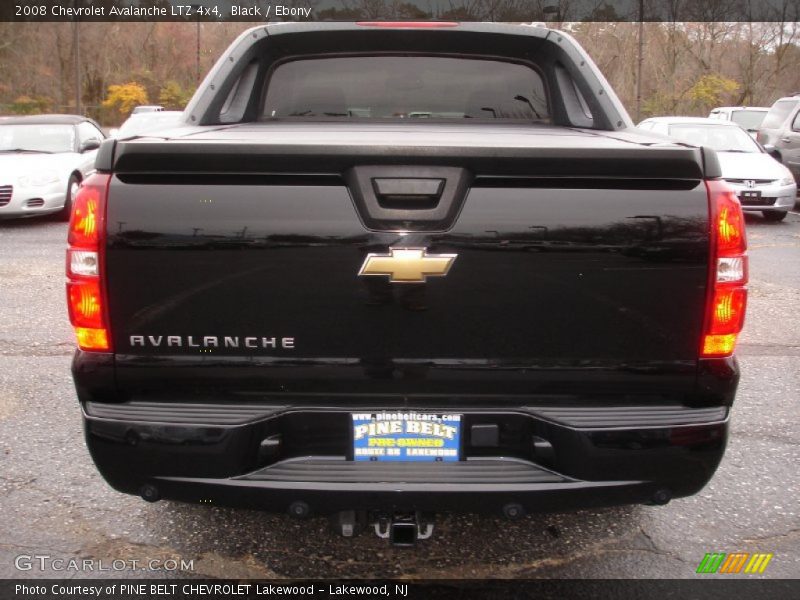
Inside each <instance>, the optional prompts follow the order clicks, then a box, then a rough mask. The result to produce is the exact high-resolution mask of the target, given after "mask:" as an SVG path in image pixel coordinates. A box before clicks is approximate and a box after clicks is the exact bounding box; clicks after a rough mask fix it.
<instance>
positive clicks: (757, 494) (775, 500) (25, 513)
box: [0, 213, 800, 579]
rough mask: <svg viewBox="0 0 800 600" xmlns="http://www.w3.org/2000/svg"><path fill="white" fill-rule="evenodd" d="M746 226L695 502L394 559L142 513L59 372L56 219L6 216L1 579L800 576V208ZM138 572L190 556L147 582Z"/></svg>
mask: <svg viewBox="0 0 800 600" xmlns="http://www.w3.org/2000/svg"><path fill="white" fill-rule="evenodd" d="M747 227H748V235H749V242H750V277H751V284H750V302H749V311H748V317H747V324H746V327H745V331H744V334H743V336H742V338H741V344H740V350H739V359H740V362H741V365H742V373H743V374H742V380H741V384H740V387H739V394H738V397H737V401H736V404H735V406H734V409H733V415H732V432H731V438H730V441H729V445H728V450H727V453H726V455H725V458H724V460H723V462H722V464H721V466H720V468H719V470H718V471H717V474H716V475H715V477H714V478H713V479H712V481H711V483H710V484H709V485H708V486H707V487H706V488H705V489H704V490H702V491H701V492H700V493H699V494H698V495H696V496H694V497H690V498H685V499H678V500H674V501H672V502H671V503H670V504H668V505H666V506H663V507H650V506H631V507H621V508H612V509H605V510H597V511H582V512H574V513H563V514H535V515H530V516H527V517H525V518H524V519H522V520H519V521H513V522H511V521H506V520H504V519H502V518H500V517H488V516H475V515H458V516H441V517H440V518H439V519H438V521H437V526H436V531H435V533H434V536H433V538H432V539H430V540H426V541H423V542H420V543H419V544H417V545H416V546H415V547H413V548H393V547H390V546H389V545H387V543H386V541H384V540H381V539H379V538H377V537H376V536H374V535H372V534H370V533H365V534H362V535H361V536H359V537H357V538H355V539H353V540H347V539H344V538H340V537H336V536H334V535H332V534H331V533H330V532H329V529H328V523H327V520H325V519H322V518H313V519H310V520H308V521H297V520H292V519H291V518H289V517H288V516H284V515H275V514H267V513H262V512H258V511H247V510H233V509H225V508H220V507H215V506H210V505H209V506H205V505H184V504H179V503H173V502H159V503H156V504H147V503H145V502H143V501H142V500H140V499H139V498H135V497H131V496H126V495H122V494H119V493H117V492H115V491H113V490H112V489H111V488H109V487H108V486H107V485H106V483H105V482H104V481H103V480H102V478H101V477H100V475H99V474H98V473H97V472H96V471H95V469H94V466H93V464H92V461H91V458H90V457H89V454H88V452H87V450H86V447H85V445H84V442H83V433H82V429H81V419H80V410H79V407H78V403H77V400H76V397H75V392H74V389H73V387H72V380H71V377H70V373H69V364H70V359H71V354H72V351H73V347H74V345H73V336H72V331H71V328H70V326H69V324H68V321H67V317H66V306H65V294H64V274H63V269H64V247H65V235H66V225H65V224H63V223H57V222H54V221H51V220H32V219H31V220H26V221H5V222H2V221H0V257H2V259H1V260H0V307H2V315H3V316H2V319H0V515H2V524H0V578H23V577H25V578H28V577H50V578H52V577H58V578H64V577H67V578H89V577H97V576H101V577H117V578H118V577H166V578H179V577H225V578H248V577H259V578H284V577H291V578H306V577H314V578H329V577H337V578H338V577H370V578H384V577H407V578H425V579H427V578H446V579H461V578H483V577H509V578H521V577H533V578H538V577H576V578H585V577H598V578H609V577H610V578H626V577H655V578H666V577H670V578H692V577H696V575H695V570H696V569H697V566H698V564H699V562H700V561H701V559H702V558H703V556H704V555H705V553H707V552H728V553H730V552H768V553H773V554H774V558H773V559H772V561H771V562H770V564H769V566H768V568H767V569H766V571H765V573H764V574H763V575H761V576H760V577H767V578H771V577H784V578H785V577H798V576H800V468H798V466H799V465H800V418H798V417H800V325H799V323H800V318H798V316H799V315H800V214H797V213H791V214H789V216H788V217H787V219H786V220H785V221H784V222H782V223H777V224H775V223H767V222H765V221H764V220H763V219H762V218H761V217H760V216H759V215H755V216H748V218H747ZM41 556H48V557H50V558H49V559H42V558H36V557H41ZM19 557H22V558H19ZM28 557H30V558H28ZM53 559H64V560H65V561H69V559H80V560H81V561H82V565H83V566H84V568H83V569H82V570H77V571H76V570H71V569H69V567H68V565H69V563H68V562H65V563H58V565H60V566H61V568H57V567H56V563H53V562H51V561H52V560H53ZM150 560H156V561H162V562H163V561H165V560H167V561H169V560H177V561H180V560H183V561H187V562H188V561H192V562H191V565H190V566H191V568H186V569H185V570H180V569H178V570H170V568H172V567H174V566H175V565H174V564H173V563H170V562H167V563H166V564H165V566H166V567H167V569H166V570H161V571H156V572H151V571H143V570H141V568H142V566H143V565H146V564H147V563H148V561H150ZM83 561H87V562H83ZM112 561H118V562H116V563H113V562H112ZM119 561H127V562H126V563H124V565H123V563H120V562H119ZM131 561H137V563H136V567H133V563H132V562H131ZM159 564H161V563H159ZM87 565H88V566H90V567H91V568H86V566H87ZM28 567H30V568H28ZM118 567H119V570H116V569H117V568H118ZM101 569H103V570H101ZM741 577H753V576H751V575H747V576H745V575H742V576H741Z"/></svg>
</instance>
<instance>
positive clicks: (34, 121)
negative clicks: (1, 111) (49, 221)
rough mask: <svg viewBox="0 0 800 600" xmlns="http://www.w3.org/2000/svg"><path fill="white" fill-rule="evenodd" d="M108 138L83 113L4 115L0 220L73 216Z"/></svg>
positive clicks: (0, 131) (0, 139)
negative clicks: (82, 187) (81, 188)
mask: <svg viewBox="0 0 800 600" xmlns="http://www.w3.org/2000/svg"><path fill="white" fill-rule="evenodd" d="M105 137H106V136H105V135H104V134H103V132H102V131H101V130H100V127H99V125H98V124H97V123H95V122H94V121H92V120H91V119H88V118H86V117H81V116H78V115H36V116H25V117H0V219H4V218H16V217H33V216H36V215H46V214H52V213H58V215H59V217H60V218H61V219H63V220H64V221H66V220H69V214H70V210H71V208H72V199H73V198H74V197H75V194H77V192H78V187H79V186H80V183H81V181H83V179H84V178H86V177H87V176H89V175H91V174H92V173H93V172H94V158H95V155H96V154H97V148H99V147H100V143H101V142H102V141H103V140H104V139H105Z"/></svg>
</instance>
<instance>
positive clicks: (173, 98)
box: [158, 81, 193, 110]
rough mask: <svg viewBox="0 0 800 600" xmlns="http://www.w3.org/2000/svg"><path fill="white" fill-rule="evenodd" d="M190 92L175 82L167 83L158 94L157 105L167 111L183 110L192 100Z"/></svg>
mask: <svg viewBox="0 0 800 600" xmlns="http://www.w3.org/2000/svg"><path fill="white" fill-rule="evenodd" d="M192 93H193V92H192V91H191V90H186V89H184V88H182V87H181V84H179V83H178V82H177V81H168V82H167V83H165V84H164V87H162V88H161V90H160V91H159V92H158V103H159V104H160V105H161V106H163V107H164V108H166V109H167V110H183V109H184V108H185V107H186V104H187V103H188V102H189V100H191V98H192Z"/></svg>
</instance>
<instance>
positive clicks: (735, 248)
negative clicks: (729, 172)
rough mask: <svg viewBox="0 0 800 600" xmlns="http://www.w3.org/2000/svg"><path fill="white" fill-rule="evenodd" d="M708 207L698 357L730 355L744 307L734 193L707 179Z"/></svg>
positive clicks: (742, 250) (741, 234) (743, 261)
mask: <svg viewBox="0 0 800 600" xmlns="http://www.w3.org/2000/svg"><path fill="white" fill-rule="evenodd" d="M706 187H707V188H708V200H709V206H710V209H711V220H712V221H711V222H712V227H711V265H710V280H709V285H708V291H707V300H706V316H705V325H704V327H703V343H702V347H701V349H700V356H701V357H703V358H715V357H723V356H730V355H731V354H732V353H733V350H734V348H735V346H736V337H737V335H738V334H739V332H740V331H741V330H742V327H743V326H744V314H745V309H746V307H747V278H748V273H747V236H746V234H745V225H744V215H743V213H742V206H741V204H739V200H738V199H737V198H736V193H735V192H734V191H733V189H731V188H730V187H728V185H727V184H726V183H725V182H723V181H719V180H712V181H706Z"/></svg>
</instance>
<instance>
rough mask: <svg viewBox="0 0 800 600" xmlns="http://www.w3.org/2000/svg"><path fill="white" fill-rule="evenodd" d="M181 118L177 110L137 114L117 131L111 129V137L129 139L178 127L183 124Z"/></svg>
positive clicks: (181, 113)
mask: <svg viewBox="0 0 800 600" xmlns="http://www.w3.org/2000/svg"><path fill="white" fill-rule="evenodd" d="M182 116H183V112H182V111H179V110H163V111H159V112H143V113H137V114H135V115H131V116H130V117H129V118H128V120H127V121H125V122H124V123H123V124H122V125H121V126H120V128H119V129H112V130H111V137H114V138H130V137H136V136H139V135H144V134H146V133H153V132H157V131H162V130H164V129H173V128H175V127H180V126H181V125H182V124H183V123H182V121H181V117H182Z"/></svg>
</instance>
